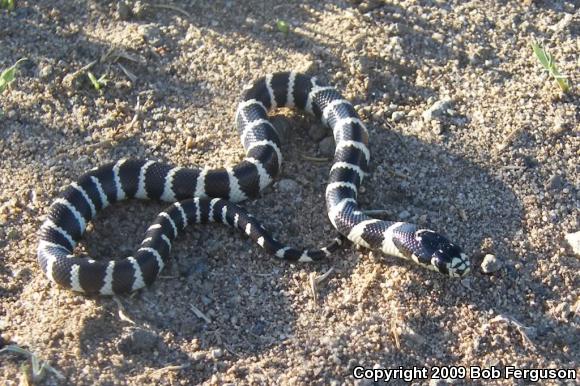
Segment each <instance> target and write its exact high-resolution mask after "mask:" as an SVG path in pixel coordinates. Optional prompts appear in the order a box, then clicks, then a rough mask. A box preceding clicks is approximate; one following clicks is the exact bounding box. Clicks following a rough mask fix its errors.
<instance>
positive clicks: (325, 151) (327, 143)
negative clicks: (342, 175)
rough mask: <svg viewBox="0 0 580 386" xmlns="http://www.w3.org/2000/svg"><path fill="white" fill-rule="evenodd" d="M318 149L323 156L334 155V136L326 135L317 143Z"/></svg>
mask: <svg viewBox="0 0 580 386" xmlns="http://www.w3.org/2000/svg"><path fill="white" fill-rule="evenodd" d="M318 151H319V152H320V155H322V156H324V157H332V156H334V138H333V137H326V138H324V139H323V140H322V141H320V143H319V144H318Z"/></svg>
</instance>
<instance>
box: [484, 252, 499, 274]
mask: <svg viewBox="0 0 580 386" xmlns="http://www.w3.org/2000/svg"><path fill="white" fill-rule="evenodd" d="M502 266H503V263H502V261H501V260H499V259H498V258H497V257H496V256H495V255H491V254H487V255H485V257H484V258H483V261H482V262H481V270H482V271H483V273H494V272H497V271H499V270H500V269H501V267H502Z"/></svg>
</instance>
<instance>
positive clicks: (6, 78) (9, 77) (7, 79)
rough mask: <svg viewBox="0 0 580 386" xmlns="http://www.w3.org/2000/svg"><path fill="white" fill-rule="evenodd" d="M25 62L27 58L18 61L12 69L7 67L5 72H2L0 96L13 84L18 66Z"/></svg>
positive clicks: (0, 75) (0, 76)
mask: <svg viewBox="0 0 580 386" xmlns="http://www.w3.org/2000/svg"><path fill="white" fill-rule="evenodd" d="M25 60H27V58H22V59H19V60H18V61H17V62H16V63H14V65H13V66H12V67H8V68H7V69H6V70H4V71H2V73H1V74H0V94H1V93H3V92H4V90H6V88H8V85H9V84H10V83H12V82H14V78H15V77H16V70H17V68H18V65H19V64H20V63H22V62H23V61H25Z"/></svg>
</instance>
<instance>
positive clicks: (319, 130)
mask: <svg viewBox="0 0 580 386" xmlns="http://www.w3.org/2000/svg"><path fill="white" fill-rule="evenodd" d="M326 134H328V128H327V127H326V126H324V125H322V124H313V125H312V126H311V127H310V129H309V130H308V136H309V137H310V138H312V140H314V141H316V142H318V141H320V140H322V138H324V137H326Z"/></svg>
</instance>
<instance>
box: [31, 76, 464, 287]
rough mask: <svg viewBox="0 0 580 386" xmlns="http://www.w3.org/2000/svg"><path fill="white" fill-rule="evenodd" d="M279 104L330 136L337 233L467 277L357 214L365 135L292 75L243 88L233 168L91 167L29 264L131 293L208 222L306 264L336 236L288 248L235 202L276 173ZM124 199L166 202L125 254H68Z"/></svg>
mask: <svg viewBox="0 0 580 386" xmlns="http://www.w3.org/2000/svg"><path fill="white" fill-rule="evenodd" d="M278 107H292V108H297V109H299V110H302V111H305V112H307V113H310V114H312V115H314V116H315V117H316V118H317V119H320V120H321V121H322V123H323V124H325V125H328V126H329V127H330V128H331V129H332V131H333V135H334V139H335V142H336V150H335V155H334V163H333V165H332V167H331V169H330V177H329V183H328V185H327V187H326V207H327V211H328V216H329V218H330V221H331V222H332V225H333V226H334V227H335V228H336V229H337V230H338V232H339V233H340V234H341V235H343V236H344V237H346V238H347V239H349V240H350V241H352V242H353V243H355V244H357V245H360V246H362V247H366V248H370V249H374V250H380V251H382V252H383V253H385V254H388V255H394V256H399V257H402V258H405V259H408V260H411V261H414V262H415V263H417V264H419V265H421V266H423V267H426V268H428V269H431V270H434V271H438V272H440V273H443V274H445V275H448V276H452V277H460V276H463V275H465V274H467V273H468V272H469V269H470V262H469V259H468V258H467V256H466V255H465V254H464V253H463V252H462V251H461V249H460V248H459V247H458V246H456V245H455V244H453V243H451V242H449V241H448V239H446V238H445V237H444V236H442V235H440V234H439V233H436V232H434V231H431V230H428V229H422V228H421V227H419V226H417V225H414V224H410V223H404V222H390V221H383V220H377V219H373V218H370V217H369V216H367V215H366V214H365V213H364V212H363V211H361V210H360V209H359V206H358V204H357V191H358V188H359V187H360V185H361V183H362V181H363V178H364V175H365V172H366V170H367V168H368V164H369V160H370V153H369V150H368V132H367V129H366V127H365V125H364V124H363V122H362V121H361V120H360V118H359V117H358V115H357V113H356V111H355V110H354V108H353V106H352V105H351V104H350V103H349V102H348V101H347V100H345V99H344V98H343V97H342V96H341V95H340V93H339V92H338V91H336V90H335V89H334V88H333V87H330V86H326V85H324V84H322V83H320V82H319V81H318V80H317V79H316V78H315V77H310V76H307V75H303V74H299V73H295V72H283V73H276V74H272V75H268V76H266V77H264V78H261V79H259V80H258V81H256V82H254V83H253V84H252V85H251V87H249V88H248V89H246V91H245V93H244V96H243V99H242V101H241V102H240V104H239V105H238V108H237V111H236V115H235V122H236V126H237V129H238V132H239V133H240V136H241V140H242V144H243V146H244V148H245V150H246V157H245V158H244V159H243V160H242V161H241V162H240V163H239V164H237V165H236V166H234V167H229V168H220V169H212V170H210V169H207V168H201V169H195V168H184V167H179V166H172V165H169V164H166V163H161V162H155V161H145V160H131V159H129V160H126V159H123V160H119V161H117V162H113V163H109V164H106V165H104V166H101V167H98V168H95V169H93V170H91V171H89V172H88V173H86V174H84V175H83V176H82V177H80V178H79V179H78V180H77V181H76V182H74V183H72V184H70V186H68V188H67V189H66V190H65V192H64V193H63V194H62V196H61V197H60V198H58V199H57V200H55V201H54V203H53V204H52V206H51V207H50V209H49V212H48V215H47V218H46V220H45V221H44V223H43V225H42V226H41V230H40V241H39V245H38V262H39V264H40V266H41V268H42V270H43V272H44V273H45V274H46V275H47V277H48V278H49V279H50V280H52V281H54V282H56V283H58V284H60V285H61V286H64V287H67V288H70V289H72V290H73V291H78V292H85V293H99V294H102V295H111V294H117V293H125V292H131V291H135V290H138V289H140V288H142V287H144V286H146V285H150V284H151V283H152V282H153V281H154V280H155V279H156V277H157V275H158V274H159V272H160V271H161V270H162V269H163V267H164V266H165V265H166V264H167V262H168V259H169V252H170V249H171V243H172V241H173V240H174V239H175V238H176V237H177V236H178V234H179V232H180V231H181V230H183V229H184V228H185V227H186V226H187V225H188V224H192V223H207V222H219V223H224V224H228V225H230V226H232V227H235V228H237V229H239V230H241V231H242V232H244V233H245V234H247V235H248V236H249V237H250V238H251V239H252V240H254V241H255V242H256V243H258V244H259V245H260V246H261V247H263V248H264V249H266V250H267V251H268V252H270V253H272V254H274V255H275V256H277V257H279V258H284V259H288V260H295V261H300V262H307V261H313V260H319V259H321V258H323V257H325V256H327V255H328V254H330V253H331V252H332V251H333V250H334V249H336V248H337V246H338V245H339V244H340V241H339V239H337V240H335V241H334V242H333V243H332V244H330V245H329V246H328V247H325V248H322V249H319V250H304V251H303V250H297V249H294V248H290V247H287V246H285V245H283V244H281V243H279V242H278V241H276V240H275V239H273V238H272V237H271V236H270V235H269V234H268V233H267V232H266V231H265V230H264V228H263V227H262V226H261V225H260V224H259V223H258V222H257V220H255V219H254V218H253V217H252V216H250V215H248V214H247V212H245V211H244V210H243V209H242V208H241V207H239V206H238V205H236V204H235V202H240V201H243V200H245V199H248V198H253V197H256V196H258V194H259V193H260V191H261V190H262V189H264V188H265V187H266V186H268V185H269V184H270V183H271V182H272V181H273V179H274V178H275V177H276V176H277V175H278V173H279V171H280V165H281V162H282V155H281V152H280V139H279V137H278V134H277V133H276V130H275V129H274V127H273V125H272V124H271V123H270V121H269V119H268V112H269V111H271V110H273V109H276V108H278ZM128 198H140V199H151V200H161V201H166V202H172V203H173V204H172V205H171V206H170V207H168V208H167V209H165V210H164V211H163V212H161V213H160V214H159V215H158V216H157V218H156V220H155V222H154V223H153V224H152V225H151V226H150V227H149V228H148V230H147V232H146V234H145V239H144V240H143V242H142V243H141V245H140V246H139V248H138V249H137V251H135V253H134V254H133V256H129V257H126V258H124V259H120V260H99V261H95V260H92V259H90V258H85V257H78V256H75V255H74V254H73V250H74V248H75V246H76V244H77V242H78V241H79V240H80V238H81V237H82V235H83V233H84V231H85V229H86V226H87V223H88V222H89V221H90V220H91V219H92V218H93V217H94V216H95V215H96V213H97V212H98V211H99V210H100V209H102V208H104V207H106V206H108V205H109V204H112V203H114V202H117V201H121V200H125V199H128Z"/></svg>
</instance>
